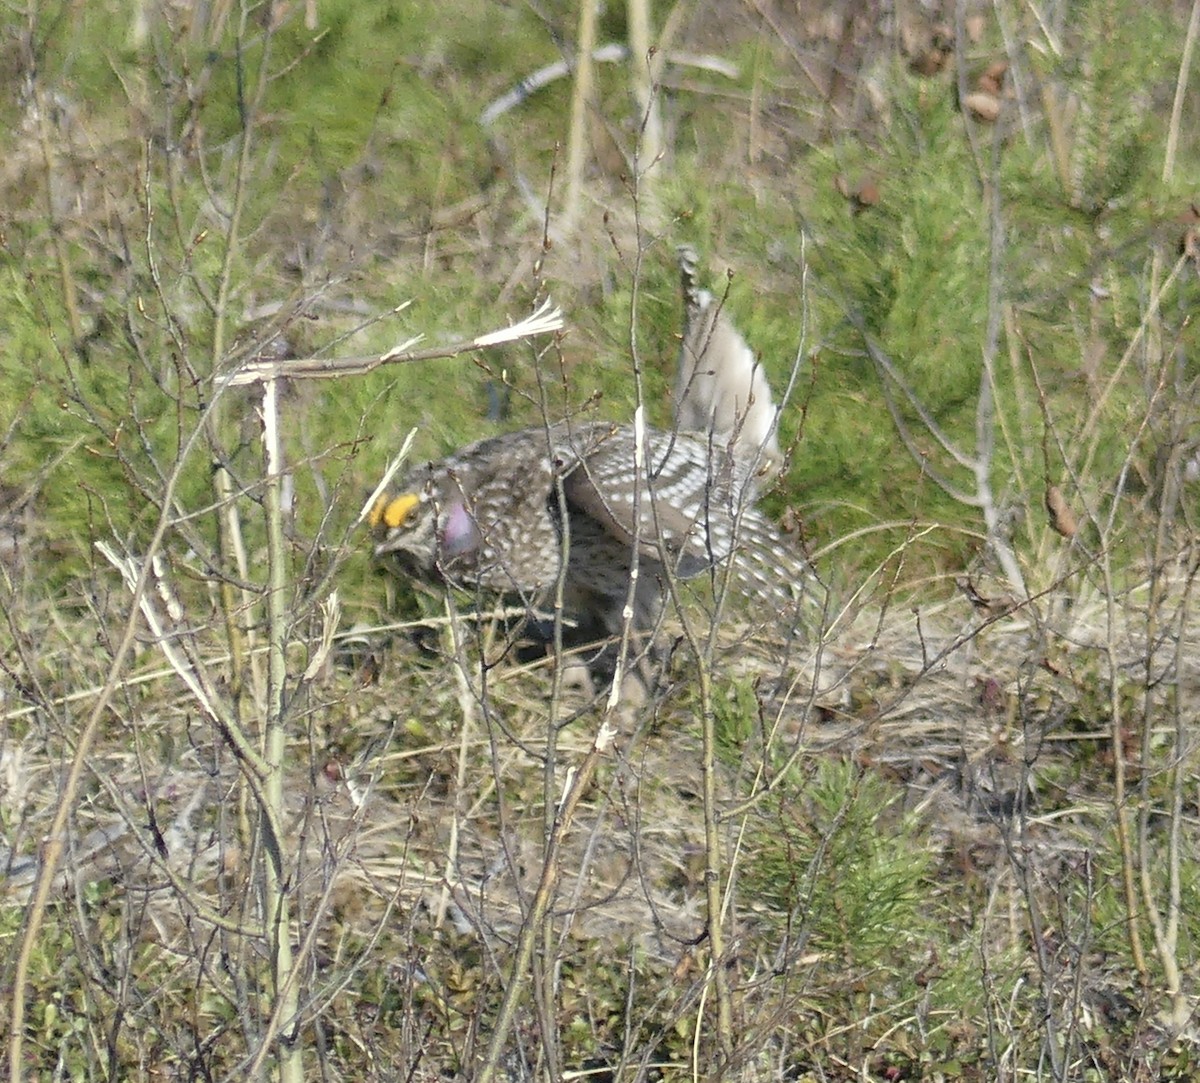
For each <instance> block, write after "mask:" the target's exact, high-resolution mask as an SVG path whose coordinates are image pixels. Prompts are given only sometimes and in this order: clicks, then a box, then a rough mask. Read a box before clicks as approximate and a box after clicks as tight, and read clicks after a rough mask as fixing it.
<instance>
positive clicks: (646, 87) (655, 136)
mask: <svg viewBox="0 0 1200 1083" xmlns="http://www.w3.org/2000/svg"><path fill="white" fill-rule="evenodd" d="M649 9H650V4H649V0H628V4H627V7H626V10H627V11H628V13H629V16H628V19H629V54H630V57H629V59H630V66H631V70H632V73H633V78H632V82H633V98H634V101H635V102H637V107H638V114H639V115H640V116H641V118H642V127H641V133H640V138H639V139H638V157H639V158H641V159H642V160H644V161H646V162H648V163H649V165H650V166H652V165H653V164H654V163H655V162H657V161H658V159H659V156H660V155H661V154H662V151H663V135H662V113H661V110H660V109H659V107H658V96H657V95H656V94H655V93H654V83H655V81H656V79H657V69H658V68H659V67H660V66H661V62H657V63H656V58H657V52H655V53H653V54H652V53H651V46H650V10H649Z"/></svg>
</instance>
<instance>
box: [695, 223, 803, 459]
mask: <svg viewBox="0 0 1200 1083" xmlns="http://www.w3.org/2000/svg"><path fill="white" fill-rule="evenodd" d="M678 254H679V272H680V283H681V285H682V287H683V335H682V343H681V346H680V352H679V373H678V376H677V379H676V384H675V423H676V427H677V428H678V429H679V430H680V431H681V432H683V431H688V432H697V433H703V434H705V435H706V436H708V437H710V438H711V439H712V440H713V442H714V443H715V444H716V445H717V446H720V447H722V448H727V449H728V450H729V452H730V453H731V454H732V455H733V457H734V458H735V459H737V460H739V461H741V462H743V463H746V464H747V465H748V466H749V467H750V472H751V473H752V474H753V475H754V476H755V477H756V478H758V479H759V481H760V483H761V482H762V481H765V480H768V479H770V478H771V477H774V475H775V474H776V473H778V471H779V468H780V466H781V465H782V462H783V455H782V453H781V452H780V450H779V440H778V436H777V434H776V427H777V422H778V410H777V409H776V407H775V402H774V399H773V398H772V396H771V387H770V384H768V382H767V376H766V373H765V372H764V371H763V368H762V366H761V365H760V364H759V362H758V361H757V360H756V359H755V357H754V352H753V351H752V350H751V349H750V347H749V346H748V345H747V344H746V340H745V339H744V338H743V337H742V336H741V334H740V333H739V331H738V330H737V328H736V327H734V325H733V321H732V320H731V319H730V318H729V316H728V314H727V313H726V312H725V311H724V306H723V304H722V302H719V301H717V300H716V299H715V298H714V297H713V295H712V294H711V293H709V292H708V290H705V289H702V288H701V287H700V285H699V283H698V282H697V277H696V269H697V264H698V259H697V256H696V251H695V249H693V248H691V247H690V246H686V245H685V246H681V247H680V248H679V250H678Z"/></svg>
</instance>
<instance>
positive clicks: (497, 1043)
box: [476, 713, 617, 1083]
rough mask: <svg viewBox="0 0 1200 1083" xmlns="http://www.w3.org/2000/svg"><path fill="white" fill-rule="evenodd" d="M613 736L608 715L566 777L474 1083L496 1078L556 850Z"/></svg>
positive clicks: (546, 901)
mask: <svg viewBox="0 0 1200 1083" xmlns="http://www.w3.org/2000/svg"><path fill="white" fill-rule="evenodd" d="M616 735H617V731H616V730H615V729H614V728H613V727H612V725H611V724H610V723H609V721H608V714H607V713H606V714H605V716H604V719H603V721H602V722H601V723H600V729H599V731H598V732H597V734H596V737H595V740H594V741H593V742H592V747H591V748H590V749H589V750H588V754H587V755H586V756H585V757H584V758H583V762H582V763H581V764H580V765H579V767H578V769H576V770H572V771H570V772H568V774H567V780H566V786H565V790H564V793H563V798H562V801H561V802H560V803H559V806H558V815H557V816H556V817H555V819H554V830H553V831H552V832H551V834H550V840H549V842H548V844H547V846H546V860H545V863H544V864H543V865H542V875H541V879H540V880H539V881H538V886H537V890H536V892H535V893H534V896H533V905H532V906H531V907H530V910H529V917H528V918H527V919H526V921H525V922H524V924H523V925H522V926H521V934H520V938H519V940H518V941H517V953H516V957H515V958H514V960H513V965H512V970H511V972H510V974H509V980H508V982H507V984H506V986H505V989H504V997H503V999H502V1000H501V1001H500V1009H499V1011H498V1012H497V1013H496V1022H495V1025H494V1027H493V1029H492V1036H491V1039H490V1040H489V1042H488V1048H487V1053H486V1055H485V1059H484V1063H483V1067H482V1068H481V1069H480V1072H479V1075H478V1076H477V1077H476V1080H477V1083H492V1080H493V1079H495V1077H496V1070H497V1068H498V1067H499V1064H500V1058H501V1055H502V1054H503V1051H504V1043H505V1041H506V1040H507V1038H508V1034H509V1031H510V1030H511V1029H512V1024H513V1018H514V1016H515V1014H516V1010H517V1004H518V1003H519V1002H520V999H521V992H522V986H523V983H522V980H521V979H522V976H523V975H524V974H526V973H527V972H528V970H529V964H530V962H531V960H532V959H533V945H534V941H535V940H536V939H537V937H538V932H539V930H540V929H541V927H542V921H543V920H544V919H545V916H546V911H547V910H548V909H549V906H550V900H551V898H552V897H553V895H554V885H555V883H556V882H557V881H558V871H559V870H558V860H559V851H560V850H561V849H562V844H563V840H564V839H565V838H566V835H567V832H568V831H569V830H570V829H571V822H572V820H573V819H574V818H575V811H576V809H577V808H578V807H579V802H580V800H581V799H582V797H583V795H584V793H585V792H586V791H587V789H588V787H589V786H590V785H591V781H592V776H593V775H594V774H595V773H596V768H597V767H598V766H599V764H600V760H601V759H602V758H603V757H604V756H605V755H607V754H608V750H609V747H610V746H611V745H612V742H613V739H614V738H615V737H616Z"/></svg>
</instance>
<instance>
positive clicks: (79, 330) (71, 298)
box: [28, 35, 83, 350]
mask: <svg viewBox="0 0 1200 1083" xmlns="http://www.w3.org/2000/svg"><path fill="white" fill-rule="evenodd" d="M30 40H33V35H30ZM28 66H29V71H31V72H33V71H35V69H36V64H35V62H34V60H33V58H32V57H30V58H29V60H28ZM30 85H31V90H32V93H33V108H34V110H35V111H36V114H37V133H38V149H39V150H40V151H41V152H42V166H43V168H44V171H43V181H44V183H43V184H42V195H43V196H44V198H45V201H46V208H45V210H46V221H47V222H49V223H50V225H51V229H50V238H51V244H52V245H53V246H54V260H55V262H56V263H57V264H58V276H59V278H60V279H61V281H62V300H63V308H64V309H66V313H67V323H68V324H69V326H70V328H71V349H72V350H77V349H79V347H80V345H81V343H82V342H83V318H82V317H81V316H80V314H79V296H78V293H77V292H76V289H75V272H74V270H73V269H72V267H71V254H70V252H69V251H68V249H67V241H66V238H65V237H64V236H63V232H62V229H61V224H60V222H59V218H58V215H57V214H56V213H55V211H54V189H53V186H54V152H53V150H52V149H51V140H50V119H49V114H48V112H47V109H46V101H45V98H44V97H43V96H42V90H41V83H40V82H39V80H38V79H37V77H36V75H35V76H34V78H32V79H31V80H30Z"/></svg>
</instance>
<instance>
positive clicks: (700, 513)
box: [370, 253, 806, 635]
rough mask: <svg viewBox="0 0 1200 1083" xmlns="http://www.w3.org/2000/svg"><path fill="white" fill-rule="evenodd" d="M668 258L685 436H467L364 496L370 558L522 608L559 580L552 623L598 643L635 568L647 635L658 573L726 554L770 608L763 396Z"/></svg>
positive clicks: (789, 582)
mask: <svg viewBox="0 0 1200 1083" xmlns="http://www.w3.org/2000/svg"><path fill="white" fill-rule="evenodd" d="M681 262H682V268H683V275H682V277H683V285H684V296H685V308H686V309H687V315H686V317H685V321H686V324H687V327H686V328H685V334H684V343H683V351H682V357H681V377H680V385H679V390H678V394H679V396H680V398H679V402H678V404H677V405H678V406H679V407H680V411H679V413H680V416H681V418H685V419H687V420H690V421H691V422H692V427H693V429H694V431H673V432H664V431H660V430H656V429H650V428H646V429H644V430H643V436H642V447H641V448H640V449H639V447H638V437H637V430H636V428H635V426H634V425H633V424H612V423H606V422H586V423H573V422H569V421H564V422H561V423H559V424H556V425H551V426H548V427H540V428H533V429H526V430H524V431H520V432H513V433H507V434H504V435H502V436H495V437H490V438H488V439H486V440H480V441H478V442H476V443H474V444H470V445H469V446H467V447H464V448H462V449H460V450H459V451H456V452H454V453H453V454H451V455H449V456H448V457H446V458H445V459H442V460H440V461H437V462H432V463H428V464H426V465H424V466H422V467H420V468H419V469H417V470H415V471H413V472H412V473H411V474H409V475H408V477H407V478H406V479H405V480H404V481H403V482H402V483H401V484H400V485H399V486H397V487H396V488H394V489H392V490H389V491H388V492H386V493H384V494H383V495H382V496H380V497H379V499H378V500H377V501H376V504H375V506H374V508H373V509H372V511H371V514H370V521H371V525H372V527H373V529H374V533H375V552H376V554H377V556H378V557H379V558H380V559H382V560H383V561H384V562H385V563H387V564H388V565H390V566H391V567H392V568H393V569H395V570H396V571H399V572H401V573H403V574H406V575H410V576H415V577H417V578H420V579H422V580H425V581H427V582H433V583H443V584H447V585H450V586H453V587H457V588H461V589H464V590H469V591H483V592H486V593H490V594H500V595H505V596H509V597H511V598H515V599H520V600H522V601H524V602H525V603H526V604H528V605H531V606H532V605H536V604H543V605H544V604H546V603H548V602H549V601H550V600H552V598H553V595H554V590H555V587H556V584H557V582H558V579H559V576H560V574H561V575H562V579H563V585H564V608H565V610H566V611H567V615H568V616H569V617H571V618H573V620H574V621H575V622H576V623H577V624H578V625H579V626H581V627H583V628H586V629H589V630H594V631H597V632H600V633H603V634H608V635H615V634H617V633H619V632H620V631H621V628H622V626H623V624H624V621H625V606H626V603H627V601H629V600H630V585H631V582H632V581H633V580H634V569H635V568H636V573H637V574H636V582H635V585H634V589H633V594H632V615H631V621H632V624H633V628H634V631H637V632H646V631H650V630H652V629H653V627H654V625H655V624H656V622H657V620H658V617H659V615H660V613H661V611H662V608H663V602H664V599H665V597H666V595H667V591H668V590H669V584H670V581H671V580H672V579H673V578H679V579H684V580H688V579H695V578H697V577H700V576H702V575H704V574H706V573H713V572H715V571H717V570H719V569H722V568H724V567H725V566H726V564H727V563H729V562H730V561H732V562H733V572H734V577H735V582H736V583H737V584H738V585H739V586H740V587H741V588H742V590H743V591H744V592H745V593H748V594H750V595H752V596H754V597H756V598H758V599H759V600H760V601H761V602H765V603H766V604H767V605H769V606H771V607H772V609H773V610H779V609H780V608H781V607H786V606H787V605H788V604H789V603H790V602H791V601H792V600H793V599H794V598H795V597H796V596H797V594H798V589H799V586H800V584H799V583H798V582H797V580H798V579H800V578H801V577H802V576H803V575H804V573H805V570H806V565H805V563H804V561H803V558H802V557H801V556H800V555H799V554H798V553H794V552H793V551H792V545H791V543H790V542H789V541H788V540H787V539H785V538H783V537H782V536H781V535H780V534H779V533H778V531H776V529H775V528H774V527H773V526H772V524H771V523H770V522H769V520H767V519H766V518H765V517H764V516H763V515H762V513H761V512H759V511H758V510H757V509H756V508H755V507H754V504H755V501H756V499H757V497H758V492H759V487H760V485H761V483H762V480H763V478H764V476H767V474H768V473H769V472H770V470H771V469H774V468H775V467H776V466H777V465H778V463H779V462H780V461H781V458H782V457H781V456H780V454H779V449H778V444H777V442H776V439H775V433H774V428H775V408H774V405H773V403H772V400H771V395H770V389H769V388H768V387H767V386H766V383H765V378H764V377H763V375H762V371H761V369H760V368H759V366H758V365H757V363H756V362H755V360H754V358H753V355H752V354H751V353H750V351H749V348H748V347H746V345H745V343H744V341H743V340H742V339H741V336H740V335H738V334H737V332H736V330H734V329H733V328H732V326H731V325H729V324H728V321H727V318H726V317H725V315H724V314H723V313H719V312H715V311H712V310H711V309H712V306H713V305H714V302H713V300H712V297H711V296H710V295H708V294H707V293H704V292H703V291H699V290H697V289H696V286H695V261H694V256H692V255H690V253H688V254H685V255H684V256H683V258H682V260H681ZM685 372H687V373H689V375H688V376H687V377H686V378H685V376H684V373H685ZM639 463H640V465H639ZM764 464H766V465H764Z"/></svg>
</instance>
